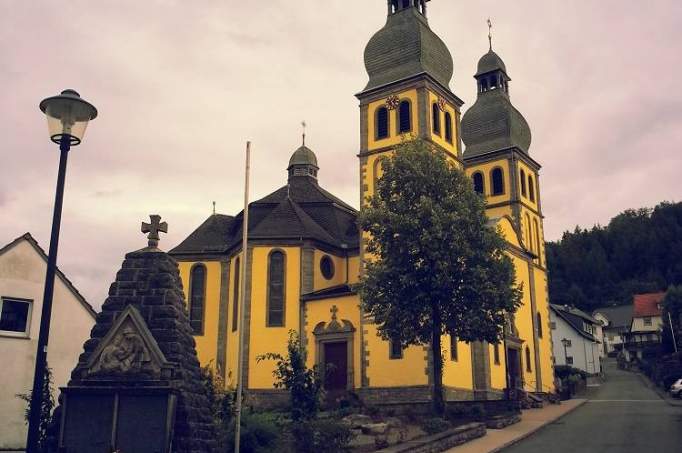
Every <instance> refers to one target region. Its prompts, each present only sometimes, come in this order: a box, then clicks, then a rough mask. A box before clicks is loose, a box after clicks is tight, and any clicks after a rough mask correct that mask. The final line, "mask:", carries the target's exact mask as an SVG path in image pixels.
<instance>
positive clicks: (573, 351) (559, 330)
mask: <svg viewBox="0 0 682 453" xmlns="http://www.w3.org/2000/svg"><path fill="white" fill-rule="evenodd" d="M549 321H550V327H551V329H552V343H553V350H554V360H555V364H556V365H568V366H572V367H574V368H579V369H581V370H583V371H585V372H587V373H589V374H598V373H600V372H601V360H600V349H601V343H600V342H599V340H598V339H597V337H596V336H595V331H596V327H597V325H598V324H599V321H597V320H596V319H594V318H593V317H591V316H590V315H588V314H587V313H585V312H583V311H581V310H578V309H577V308H572V307H566V306H563V305H554V304H550V311H549Z"/></svg>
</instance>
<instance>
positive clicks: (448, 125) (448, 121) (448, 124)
mask: <svg viewBox="0 0 682 453" xmlns="http://www.w3.org/2000/svg"><path fill="white" fill-rule="evenodd" d="M445 140H447V141H448V142H450V143H452V115H450V112H445Z"/></svg>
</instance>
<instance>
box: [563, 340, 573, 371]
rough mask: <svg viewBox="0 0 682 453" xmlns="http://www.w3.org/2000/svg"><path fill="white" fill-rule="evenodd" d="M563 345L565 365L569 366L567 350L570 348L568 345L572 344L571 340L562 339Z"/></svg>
mask: <svg viewBox="0 0 682 453" xmlns="http://www.w3.org/2000/svg"><path fill="white" fill-rule="evenodd" d="M561 344H563V345H564V364H565V365H568V351H567V348H568V345H569V344H571V340H568V339H566V338H562V339H561Z"/></svg>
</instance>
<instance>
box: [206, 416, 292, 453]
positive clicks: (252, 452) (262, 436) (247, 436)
mask: <svg viewBox="0 0 682 453" xmlns="http://www.w3.org/2000/svg"><path fill="white" fill-rule="evenodd" d="M234 428H235V426H234V423H231V424H230V426H229V428H228V435H227V442H226V445H222V446H220V447H219V452H220V453H222V452H225V453H232V452H233V451H234ZM281 432H282V428H281V424H280V422H279V419H278V418H277V417H275V416H273V415H272V414H267V413H261V414H255V413H254V414H250V413H244V414H242V419H241V433H240V439H241V440H240V444H239V446H240V452H241V453H270V452H273V453H274V452H276V451H280V450H279V448H278V446H279V445H280V444H281V442H280V440H281V437H280V436H281Z"/></svg>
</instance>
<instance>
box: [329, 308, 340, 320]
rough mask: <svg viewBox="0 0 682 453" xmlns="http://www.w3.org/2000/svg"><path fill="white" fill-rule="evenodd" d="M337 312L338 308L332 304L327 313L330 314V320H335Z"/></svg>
mask: <svg viewBox="0 0 682 453" xmlns="http://www.w3.org/2000/svg"><path fill="white" fill-rule="evenodd" d="M338 312H339V308H338V307H337V306H336V305H332V308H330V309H329V313H331V314H332V321H336V319H337V317H336V314H337V313H338Z"/></svg>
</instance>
